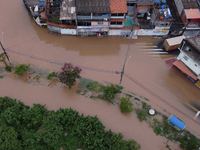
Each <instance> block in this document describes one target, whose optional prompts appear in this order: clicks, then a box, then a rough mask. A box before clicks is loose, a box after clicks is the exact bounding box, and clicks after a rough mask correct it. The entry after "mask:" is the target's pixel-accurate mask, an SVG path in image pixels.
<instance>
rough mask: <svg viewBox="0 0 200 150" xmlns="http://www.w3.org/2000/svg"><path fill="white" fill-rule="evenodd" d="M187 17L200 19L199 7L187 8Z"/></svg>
mask: <svg viewBox="0 0 200 150" xmlns="http://www.w3.org/2000/svg"><path fill="white" fill-rule="evenodd" d="M185 13H186V17H187V19H200V12H199V9H185Z"/></svg>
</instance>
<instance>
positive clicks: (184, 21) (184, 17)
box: [181, 11, 188, 26]
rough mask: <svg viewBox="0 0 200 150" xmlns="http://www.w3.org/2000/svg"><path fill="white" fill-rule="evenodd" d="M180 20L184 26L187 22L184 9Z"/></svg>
mask: <svg viewBox="0 0 200 150" xmlns="http://www.w3.org/2000/svg"><path fill="white" fill-rule="evenodd" d="M181 20H182V22H183V24H184V26H186V25H187V23H188V20H187V18H186V15H185V11H183V12H182V14H181Z"/></svg>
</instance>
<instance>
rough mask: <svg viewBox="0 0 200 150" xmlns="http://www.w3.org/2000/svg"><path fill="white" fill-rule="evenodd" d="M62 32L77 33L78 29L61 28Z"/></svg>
mask: <svg viewBox="0 0 200 150" xmlns="http://www.w3.org/2000/svg"><path fill="white" fill-rule="evenodd" d="M60 31H61V34H67V35H76V29H64V28H61V29H60Z"/></svg>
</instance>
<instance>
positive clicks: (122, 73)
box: [119, 26, 134, 87]
mask: <svg viewBox="0 0 200 150" xmlns="http://www.w3.org/2000/svg"><path fill="white" fill-rule="evenodd" d="M133 28H134V26H133ZM133 28H132V30H131V33H130V39H129V43H128V49H127V51H126V56H125V59H124V65H123V69H122V72H121V78H120V82H119V87H120V86H121V83H122V78H123V75H124V69H125V67H126V59H127V55H128V51H129V47H130V44H131V37H132V35H133ZM129 58H131V56H130V57H129Z"/></svg>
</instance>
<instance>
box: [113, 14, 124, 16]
mask: <svg viewBox="0 0 200 150" xmlns="http://www.w3.org/2000/svg"><path fill="white" fill-rule="evenodd" d="M111 16H124V14H111Z"/></svg>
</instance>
